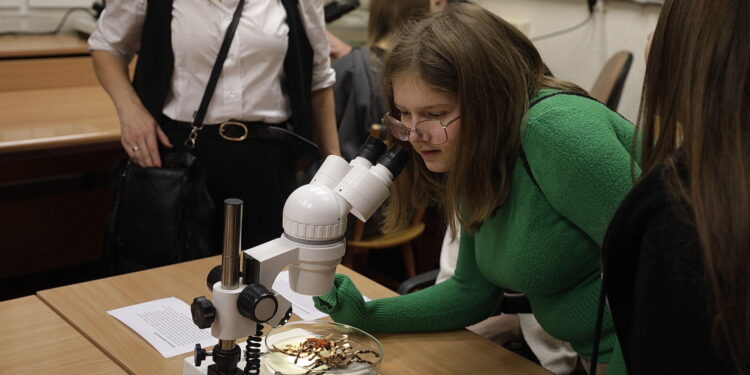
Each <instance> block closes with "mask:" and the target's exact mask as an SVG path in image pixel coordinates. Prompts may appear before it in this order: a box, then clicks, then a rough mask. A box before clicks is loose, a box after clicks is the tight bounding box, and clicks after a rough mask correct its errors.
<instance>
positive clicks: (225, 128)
mask: <svg viewBox="0 0 750 375" xmlns="http://www.w3.org/2000/svg"><path fill="white" fill-rule="evenodd" d="M229 126H239V127H240V128H242V130H243V131H244V133H243V134H242V135H241V136H239V137H232V136H231V135H229V134H227V131H228V127H229ZM248 134H249V131H248V130H247V125H245V124H243V123H241V122H239V121H224V122H222V123H221V124H220V125H219V135H220V136H221V137H222V138H224V139H226V140H227V141H232V142H242V141H244V140H245V139H247V136H248Z"/></svg>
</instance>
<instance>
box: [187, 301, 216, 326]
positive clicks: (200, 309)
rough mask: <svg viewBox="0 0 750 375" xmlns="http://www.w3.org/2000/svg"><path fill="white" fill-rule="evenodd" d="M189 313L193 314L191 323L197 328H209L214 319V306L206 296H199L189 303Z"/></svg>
mask: <svg viewBox="0 0 750 375" xmlns="http://www.w3.org/2000/svg"><path fill="white" fill-rule="evenodd" d="M190 313H191V314H192V315H193V323H195V325H196V326H198V328H210V327H211V324H213V323H214V320H216V308H215V307H214V304H213V303H212V302H211V301H210V300H209V299H208V298H206V297H203V296H200V297H196V298H195V299H194V300H193V303H192V304H191V305H190Z"/></svg>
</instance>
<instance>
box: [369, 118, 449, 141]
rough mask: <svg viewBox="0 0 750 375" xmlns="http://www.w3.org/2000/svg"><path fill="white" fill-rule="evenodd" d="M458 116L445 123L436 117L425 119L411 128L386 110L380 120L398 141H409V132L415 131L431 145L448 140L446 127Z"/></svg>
mask: <svg viewBox="0 0 750 375" xmlns="http://www.w3.org/2000/svg"><path fill="white" fill-rule="evenodd" d="M460 118H461V115H459V116H457V117H456V118H454V119H453V120H450V121H448V122H445V123H444V122H442V121H440V120H437V119H427V120H422V121H420V122H418V123H417V124H416V125H414V127H413V128H410V127H408V126H406V125H404V123H403V122H401V120H398V119H396V118H395V117H393V116H391V113H390V112H388V113H386V114H385V116H383V119H382V122H383V123H384V124H385V125H386V126H387V127H388V130H389V131H390V132H391V134H392V135H393V136H394V137H396V139H398V140H399V141H404V142H407V141H409V134H411V132H417V135H418V136H419V138H421V139H422V140H423V141H425V142H427V143H430V144H433V145H441V144H443V143H445V142H448V130H446V129H447V128H448V127H449V126H451V125H452V124H453V123H455V122H456V121H457V120H458V119H460Z"/></svg>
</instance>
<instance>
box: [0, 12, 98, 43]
mask: <svg viewBox="0 0 750 375" xmlns="http://www.w3.org/2000/svg"><path fill="white" fill-rule="evenodd" d="M76 11H84V12H86V13H88V14H89V15H90V16H92V17H93V16H94V14H93V13H92V12H91V9H90V8H85V7H73V8H69V9H68V10H66V11H65V14H63V16H62V19H60V22H59V23H58V24H57V27H55V28H54V29H53V30H50V31H19V30H9V31H0V36H6V35H55V34H58V33H59V32H60V30H62V28H63V26H64V25H65V22H66V21H67V20H68V17H70V15H71V14H72V13H73V12H76Z"/></svg>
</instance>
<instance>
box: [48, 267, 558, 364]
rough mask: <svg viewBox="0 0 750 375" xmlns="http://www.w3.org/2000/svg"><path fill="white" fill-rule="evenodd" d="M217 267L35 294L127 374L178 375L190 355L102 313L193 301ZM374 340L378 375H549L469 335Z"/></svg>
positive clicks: (367, 285)
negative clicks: (170, 352)
mask: <svg viewBox="0 0 750 375" xmlns="http://www.w3.org/2000/svg"><path fill="white" fill-rule="evenodd" d="M219 262H220V260H219V257H212V258H206V259H201V260H197V261H192V262H187V263H182V264H178V265H173V266H168V267H162V268H157V269H153V270H148V271H143V272H136V273H132V274H127V275H121V276H117V277H113V278H107V279H102V280H96V281H91V282H87V283H81V284H76V285H71V286H66V287H62V288H57V289H50V290H44V291H40V292H39V293H37V294H38V296H39V297H40V298H41V299H42V300H43V301H44V302H46V303H47V304H48V305H49V306H51V307H52V308H53V309H54V310H55V311H56V312H57V313H58V314H60V315H61V316H62V317H63V318H65V319H66V320H67V321H68V322H70V323H71V324H72V325H73V326H74V327H76V328H77V329H78V330H79V331H80V332H82V333H83V334H84V335H85V336H86V337H88V338H89V339H90V340H91V341H92V342H93V343H94V344H96V345H97V346H98V347H100V348H101V349H102V350H103V351H104V352H105V353H107V354H108V355H109V356H110V357H111V358H113V359H114V360H115V361H117V362H118V363H119V364H120V365H121V366H122V367H123V368H125V369H127V370H128V371H129V372H132V373H135V374H181V373H182V366H183V365H182V363H183V358H184V357H188V356H190V355H191V353H188V354H185V355H181V356H178V357H173V358H168V359H165V358H163V357H162V356H161V355H160V354H159V353H158V352H157V351H156V350H155V349H153V348H152V347H151V346H150V345H149V344H148V343H146V341H144V340H143V339H142V338H141V337H140V336H138V335H137V334H136V333H135V332H133V331H132V330H130V329H129V328H127V327H126V326H125V325H123V324H122V323H120V322H119V321H118V320H116V319H115V318H113V317H111V316H109V315H108V314H107V313H106V311H107V310H110V309H114V308H119V307H124V306H129V305H133V304H136V303H141V302H146V301H151V300H154V299H158V298H164V297H170V296H175V297H177V298H179V299H181V300H183V301H185V302H190V301H192V300H193V298H195V297H197V296H200V295H208V294H209V292H208V290H207V288H206V281H205V280H206V275H207V273H208V271H209V270H210V269H211V268H212V267H213V266H215V265H217V264H219ZM339 267H340V268H339V271H340V272H342V273H346V274H348V275H349V276H350V277H351V278H352V279H353V280H354V282H355V283H356V284H357V286H358V287H359V288H360V290H362V292H363V293H364V294H365V295H367V296H369V297H371V298H383V297H389V296H393V295H395V293H394V292H392V291H390V290H388V289H386V288H385V287H383V286H381V285H378V284H376V283H374V282H373V281H370V280H368V279H366V278H365V277H364V276H361V275H359V274H357V273H355V272H353V271H351V270H349V269H347V268H345V267H342V266H339ZM266 332H267V330H266ZM376 336H377V337H378V338H379V339H380V340H381V342H382V344H383V346H384V347H385V352H386V354H385V358H384V360H383V363H382V367H381V369H380V371H381V373H382V374H383V375H411V374H414V375H417V374H420V375H421V374H493V373H494V374H496V373H503V374H507V375H521V374H523V375H535V374H539V375H541V374H546V375H549V372H547V371H546V370H544V369H542V368H541V367H539V366H537V365H535V364H533V363H532V362H530V361H528V360H526V359H524V358H521V357H519V356H518V355H516V354H514V353H511V352H509V351H507V350H506V349H504V348H503V347H501V346H499V345H496V344H494V343H492V342H490V341H488V340H485V339H483V338H481V337H479V336H477V335H475V334H473V333H471V332H469V331H466V330H460V331H453V332H443V333H431V334H379V335H376Z"/></svg>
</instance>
